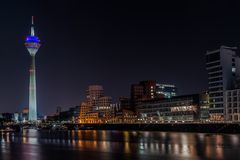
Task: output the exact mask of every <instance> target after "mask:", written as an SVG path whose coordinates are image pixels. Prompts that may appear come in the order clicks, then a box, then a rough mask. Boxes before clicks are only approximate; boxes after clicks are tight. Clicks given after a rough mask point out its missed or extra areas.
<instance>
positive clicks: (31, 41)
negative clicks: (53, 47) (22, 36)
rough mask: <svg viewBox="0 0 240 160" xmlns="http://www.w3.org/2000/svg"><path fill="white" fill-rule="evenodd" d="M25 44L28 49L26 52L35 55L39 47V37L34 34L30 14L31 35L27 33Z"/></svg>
mask: <svg viewBox="0 0 240 160" xmlns="http://www.w3.org/2000/svg"><path fill="white" fill-rule="evenodd" d="M25 46H26V48H27V49H28V52H29V53H30V55H31V56H35V55H36V53H37V51H38V49H39V48H40V46H41V44H40V39H39V38H38V37H37V36H35V32H34V20H33V16H32V26H31V35H28V36H27V37H26V40H25Z"/></svg>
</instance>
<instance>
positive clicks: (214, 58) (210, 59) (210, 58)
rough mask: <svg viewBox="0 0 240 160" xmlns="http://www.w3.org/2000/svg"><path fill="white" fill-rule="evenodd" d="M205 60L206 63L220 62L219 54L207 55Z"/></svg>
mask: <svg viewBox="0 0 240 160" xmlns="http://www.w3.org/2000/svg"><path fill="white" fill-rule="evenodd" d="M206 60H207V63H209V62H213V61H217V60H220V52H217V53H213V54H209V55H207V56H206Z"/></svg>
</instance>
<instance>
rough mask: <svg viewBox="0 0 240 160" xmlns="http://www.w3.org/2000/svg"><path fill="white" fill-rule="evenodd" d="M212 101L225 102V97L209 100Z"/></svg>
mask: <svg viewBox="0 0 240 160" xmlns="http://www.w3.org/2000/svg"><path fill="white" fill-rule="evenodd" d="M209 102H210V103H214V102H223V98H213V99H210V100H209Z"/></svg>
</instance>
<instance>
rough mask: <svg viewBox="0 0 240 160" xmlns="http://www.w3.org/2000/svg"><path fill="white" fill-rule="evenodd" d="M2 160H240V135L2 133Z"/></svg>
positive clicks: (124, 132)
mask: <svg viewBox="0 0 240 160" xmlns="http://www.w3.org/2000/svg"><path fill="white" fill-rule="evenodd" d="M0 159H3V160H12V159H14V160H41V159H43V160H72V159H73V160H101V159H104V160H117V159H120V160H125V159H131V160H134V159H139V160H148V159H173V160H175V159H182V160H187V159H190V160H194V159H227V160H229V159H240V135H231V134H204V133H176V132H148V131H103V130H102V131H95V130H82V131H58V132H50V131H36V130H24V131H23V132H20V133H1V147H0Z"/></svg>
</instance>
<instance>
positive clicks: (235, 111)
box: [228, 109, 239, 113]
mask: <svg viewBox="0 0 240 160" xmlns="http://www.w3.org/2000/svg"><path fill="white" fill-rule="evenodd" d="M238 112H239V111H238V109H228V113H238Z"/></svg>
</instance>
